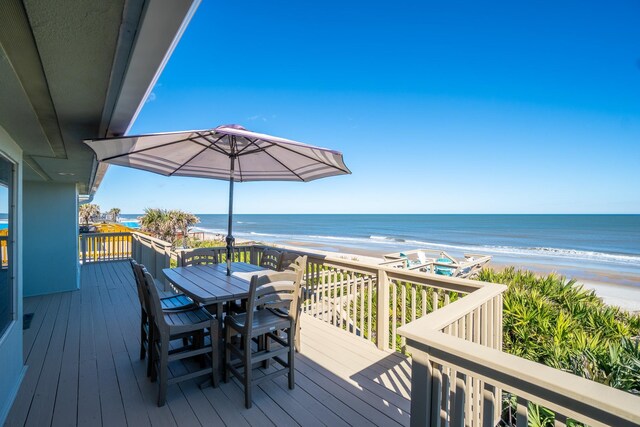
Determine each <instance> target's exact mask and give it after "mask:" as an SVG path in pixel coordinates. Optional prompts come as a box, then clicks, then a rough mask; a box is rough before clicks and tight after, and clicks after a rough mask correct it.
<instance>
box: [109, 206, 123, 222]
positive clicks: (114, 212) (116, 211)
mask: <svg viewBox="0 0 640 427" xmlns="http://www.w3.org/2000/svg"><path fill="white" fill-rule="evenodd" d="M109 216H110V217H111V220H112V221H113V222H118V217H119V216H120V208H111V209H110V210H109Z"/></svg>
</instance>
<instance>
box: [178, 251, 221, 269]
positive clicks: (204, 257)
mask: <svg viewBox="0 0 640 427" xmlns="http://www.w3.org/2000/svg"><path fill="white" fill-rule="evenodd" d="M217 263H218V254H217V252H216V251H215V250H214V249H212V248H197V249H193V250H190V251H183V252H182V253H181V254H180V263H179V264H180V266H181V267H186V266H189V265H207V264H217Z"/></svg>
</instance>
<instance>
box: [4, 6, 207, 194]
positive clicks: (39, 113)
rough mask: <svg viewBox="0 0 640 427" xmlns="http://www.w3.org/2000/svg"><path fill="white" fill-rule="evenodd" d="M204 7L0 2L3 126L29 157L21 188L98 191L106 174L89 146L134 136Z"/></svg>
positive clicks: (83, 191) (25, 156)
mask: <svg viewBox="0 0 640 427" xmlns="http://www.w3.org/2000/svg"><path fill="white" fill-rule="evenodd" d="M198 3H199V2H198V1H197V0H196V1H194V0H154V1H153V2H151V1H147V2H145V1H144V0H126V1H125V0H109V1H104V0H83V1H82V2H78V1H75V0H56V1H51V2H49V1H38V0H24V2H22V1H20V0H2V2H0V126H2V127H4V128H5V130H7V132H8V133H9V134H10V135H11V136H12V138H13V139H14V140H15V141H16V142H17V143H18V144H19V145H20V146H21V147H22V148H23V152H24V160H25V164H26V165H27V166H28V167H25V169H24V179H26V180H51V181H57V182H77V183H78V184H79V192H80V193H90V192H93V191H95V189H96V188H97V185H98V184H99V182H100V179H101V177H102V176H103V175H104V172H105V170H106V166H101V167H98V165H97V163H96V162H95V160H94V155H93V152H92V151H91V150H90V149H89V148H88V147H86V146H85V144H83V143H82V141H83V140H84V139H92V138H98V137H105V136H111V135H112V134H113V133H114V131H113V130H114V129H115V131H116V132H123V131H124V130H126V129H127V128H128V126H130V124H131V122H132V121H133V119H134V118H135V114H136V113H137V110H138V108H139V106H140V105H141V104H142V101H143V99H144V97H145V94H146V93H147V90H149V87H150V85H151V84H152V83H153V81H154V78H156V77H157V74H158V69H159V68H161V67H162V66H163V65H164V61H165V60H166V57H167V54H168V53H170V51H171V49H172V47H173V43H174V42H175V40H174V39H175V38H176V35H178V36H179V34H180V31H181V30H182V28H183V24H185V23H186V22H188V20H189V18H190V17H191V14H192V13H193V12H194V11H195V8H196V7H197V4H198ZM142 34H146V35H145V37H142V38H141V35H142ZM145 52H146V53H147V55H145ZM149 52H152V53H151V54H149ZM141 59H142V60H144V61H143V62H141ZM132 64H135V66H134V67H132ZM132 68H133V70H132ZM131 82H133V84H131ZM123 112H124V113H123ZM114 114H115V115H116V116H117V118H116V119H114ZM60 173H62V174H63V175H60ZM71 174H73V175H71Z"/></svg>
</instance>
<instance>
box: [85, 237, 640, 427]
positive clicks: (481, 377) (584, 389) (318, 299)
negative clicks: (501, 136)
mask: <svg viewBox="0 0 640 427" xmlns="http://www.w3.org/2000/svg"><path fill="white" fill-rule="evenodd" d="M112 234H117V233H112ZM98 242H100V240H98ZM92 244H93V243H92ZM107 247H109V248H111V247H112V246H108V245H107ZM265 248H266V246H262V245H250V246H238V247H235V248H234V254H233V258H234V261H243V262H250V263H253V264H258V263H259V261H260V257H261V256H262V252H263V250H264V249H265ZM211 250H212V251H213V252H214V253H215V254H216V255H217V260H218V262H225V261H226V250H225V248H224V247H217V248H211ZM183 252H184V251H182V250H178V251H176V252H172V251H171V246H170V244H168V243H167V242H163V241H161V240H158V239H154V238H152V237H149V236H146V235H144V234H140V233H131V253H130V256H132V257H133V258H135V259H136V260H138V261H139V262H140V263H142V264H145V266H147V269H149V271H150V272H152V273H153V274H154V276H155V277H156V278H162V277H163V275H162V269H163V268H166V267H168V266H169V265H170V260H171V258H172V257H174V258H175V259H176V260H177V261H178V262H179V261H180V259H181V257H182V256H183ZM295 252H296V253H299V254H301V255H302V254H304V255H307V256H308V264H307V274H306V277H305V285H304V286H305V302H304V305H303V310H304V312H305V313H307V314H309V315H311V316H313V317H315V318H317V319H319V320H322V321H324V322H326V323H329V324H331V325H333V326H335V327H337V328H340V329H343V330H345V331H347V332H349V333H351V334H352V335H353V336H354V337H355V338H358V339H364V340H367V341H371V342H372V343H374V344H375V345H376V346H377V347H378V348H380V349H383V350H388V351H389V350H390V351H402V352H406V353H409V354H410V355H411V357H412V374H411V381H412V392H411V424H412V425H413V426H463V425H464V426H495V425H496V424H497V423H498V422H499V420H500V417H501V415H502V414H501V412H502V399H503V396H517V397H515V399H516V402H517V405H516V408H515V412H514V414H515V415H514V419H515V421H516V423H517V425H518V426H520V425H525V426H526V425H527V422H526V421H525V420H526V419H527V416H528V413H527V412H528V406H529V402H532V403H535V404H539V405H542V406H544V407H545V408H548V409H549V410H551V411H553V412H554V413H555V414H556V415H555V425H558V426H562V425H565V424H566V422H567V420H568V419H573V420H578V421H581V422H584V423H587V424H589V425H603V426H604V425H619V426H625V425H638V424H640V415H639V412H638V410H637V409H636V408H637V407H640V405H639V403H640V402H639V400H640V399H638V397H636V396H633V395H631V394H629V393H626V392H622V391H619V390H615V389H613V388H610V387H607V386H604V385H601V384H598V383H595V382H593V381H589V380H586V379H583V378H580V377H578V376H576V375H572V374H569V373H565V372H562V371H559V370H556V369H553V368H549V367H547V366H544V365H541V364H538V363H534V362H531V361H528V360H525V359H522V358H519V357H516V356H512V355H509V354H506V353H504V352H502V351H501V350H502V293H503V292H504V291H505V290H506V287H505V286H503V285H497V284H492V283H486V282H480V281H475V280H468V279H457V278H450V277H444V276H437V275H430V274H424V273H419V272H414V271H410V270H404V269H399V268H395V267H397V266H395V265H394V264H393V263H390V264H387V265H374V264H368V263H364V262H360V261H358V260H349V259H346V258H341V257H339V256H324V255H319V254H317V253H308V252H303V251H295ZM89 253H91V254H93V252H91V251H89V252H88V254H89ZM94 256H95V255H94ZM113 256H120V252H116V254H114V255H113ZM87 257H88V255H87ZM94 259H95V258H94ZM104 259H113V258H109V256H106V257H105V258H104ZM95 260H100V259H95ZM503 391H504V392H505V393H510V394H504V395H503Z"/></svg>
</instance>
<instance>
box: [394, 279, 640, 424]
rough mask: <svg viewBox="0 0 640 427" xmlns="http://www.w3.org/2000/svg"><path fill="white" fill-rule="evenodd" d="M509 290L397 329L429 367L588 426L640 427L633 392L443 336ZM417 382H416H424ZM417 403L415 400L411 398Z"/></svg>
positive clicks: (484, 293) (483, 292)
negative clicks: (450, 370) (447, 369)
mask: <svg viewBox="0 0 640 427" xmlns="http://www.w3.org/2000/svg"><path fill="white" fill-rule="evenodd" d="M506 288H507V287H506V286H504V285H495V286H493V287H486V288H484V289H480V290H477V291H475V292H473V293H471V294H469V295H467V296H466V297H465V298H462V299H460V300H458V301H455V302H454V303H452V304H449V305H447V306H446V307H443V308H441V309H440V310H437V311H435V312H432V313H429V314H428V315H426V316H424V317H421V318H419V319H417V320H415V321H413V322H410V323H408V324H406V325H405V326H403V327H401V328H399V329H398V334H400V335H401V336H403V337H404V338H405V339H406V342H407V346H408V347H409V348H410V351H411V352H412V353H416V352H421V353H422V354H423V356H421V359H422V358H424V357H425V356H426V357H427V359H428V360H429V363H435V364H439V365H440V366H450V367H452V368H453V369H455V370H457V371H458V372H461V373H464V374H467V375H471V376H472V377H473V378H475V379H479V380H480V381H484V382H486V383H487V384H490V385H492V386H494V387H496V388H498V389H504V390H508V391H509V392H512V393H514V394H515V395H517V396H518V397H519V398H522V399H527V400H529V401H531V402H535V403H537V404H540V405H542V406H544V407H546V408H548V409H549V410H551V411H554V412H556V413H560V414H562V415H563V416H565V417H568V418H573V419H576V420H578V421H580V422H584V423H587V424H589V425H602V426H606V425H619V426H622V425H627V423H628V425H637V424H638V423H640V412H639V411H638V410H637V409H635V408H636V407H637V406H638V404H639V403H640V400H638V397H637V396H634V395H632V394H630V393H627V392H624V391H621V390H617V389H614V388H612V387H609V386H606V385H603V384H600V383H597V382H595V381H591V380H588V379H586V378H582V377H579V376H577V375H574V374H571V373H568V372H564V371H561V370H558V369H555V368H552V367H549V366H546V365H543V364H541V363H537V362H533V361H530V360H527V359H524V358H521V357H518V356H514V355H511V354H508V353H504V352H502V351H500V350H499V349H494V348H491V347H489V346H485V345H480V344H478V343H475V342H472V341H469V340H465V339H463V338H458V337H456V336H452V335H450V334H447V333H444V331H443V329H444V328H446V327H447V326H448V325H450V324H451V323H453V322H456V321H457V320H458V319H461V318H462V317H463V316H465V315H466V314H467V313H469V312H470V311H472V310H474V309H476V308H478V307H480V306H482V304H484V303H485V302H487V301H490V300H491V299H492V298H493V297H495V296H497V295H499V294H500V293H502V292H503V291H504V290H505V289H506ZM419 380H420V379H419V378H414V381H419ZM412 399H413V397H412Z"/></svg>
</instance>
